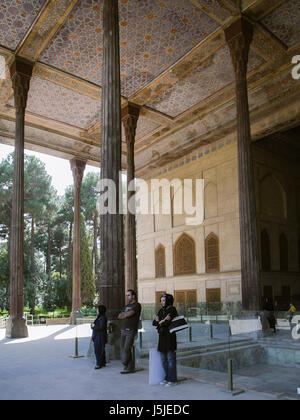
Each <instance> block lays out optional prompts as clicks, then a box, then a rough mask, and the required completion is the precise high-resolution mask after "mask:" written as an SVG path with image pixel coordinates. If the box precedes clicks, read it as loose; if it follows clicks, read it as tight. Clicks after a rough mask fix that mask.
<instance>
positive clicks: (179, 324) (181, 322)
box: [169, 316, 189, 333]
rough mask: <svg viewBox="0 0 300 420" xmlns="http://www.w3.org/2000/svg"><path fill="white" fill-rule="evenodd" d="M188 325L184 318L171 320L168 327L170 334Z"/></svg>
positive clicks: (179, 317)
mask: <svg viewBox="0 0 300 420" xmlns="http://www.w3.org/2000/svg"><path fill="white" fill-rule="evenodd" d="M188 327H189V326H188V324H187V322H186V320H185V319H184V316H176V317H175V318H173V319H172V321H171V324H170V325H169V331H170V333H174V332H178V331H181V330H185V329H186V328H188Z"/></svg>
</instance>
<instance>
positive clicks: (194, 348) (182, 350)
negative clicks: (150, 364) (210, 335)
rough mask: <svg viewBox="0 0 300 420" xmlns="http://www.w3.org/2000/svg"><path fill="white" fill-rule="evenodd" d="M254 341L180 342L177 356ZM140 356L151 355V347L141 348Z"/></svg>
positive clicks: (206, 352)
mask: <svg viewBox="0 0 300 420" xmlns="http://www.w3.org/2000/svg"><path fill="white" fill-rule="evenodd" d="M253 343H254V341H253V340H251V339H236V340H233V341H230V344H229V341H221V342H213V343H204V344H194V345H191V344H189V343H185V345H184V346H183V345H182V343H181V344H180V343H178V345H177V352H176V353H177V357H179V356H182V355H188V356H197V355H201V354H208V353H211V352H215V351H217V350H219V351H223V352H224V351H228V349H229V347H230V349H233V348H235V347H239V346H249V345H252V344H253ZM140 357H141V358H147V357H149V348H142V349H140Z"/></svg>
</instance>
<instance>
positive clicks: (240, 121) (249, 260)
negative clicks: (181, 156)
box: [225, 17, 260, 310]
mask: <svg viewBox="0 0 300 420" xmlns="http://www.w3.org/2000/svg"><path fill="white" fill-rule="evenodd" d="M225 36H226V40H227V43H228V45H229V49H230V53H231V57H232V62H233V67H234V71H235V78H236V101H237V137H238V140H237V142H238V177H239V214H240V242H241V274H242V298H243V309H245V310H258V309H259V304H260V289H259V287H260V269H259V255H258V235H257V221H256V197H255V189H254V188H255V187H254V170H253V159H252V149H251V131H250V116H249V102H248V87H247V66H248V57H249V50H250V45H251V42H252V38H253V27H252V25H251V24H250V23H249V22H248V21H246V20H245V18H243V17H241V18H240V19H239V20H238V21H236V22H235V23H233V24H232V25H231V26H230V27H229V28H227V29H226V30H225Z"/></svg>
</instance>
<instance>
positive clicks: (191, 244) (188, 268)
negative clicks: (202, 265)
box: [174, 233, 196, 276]
mask: <svg viewBox="0 0 300 420" xmlns="http://www.w3.org/2000/svg"><path fill="white" fill-rule="evenodd" d="M194 273H196V248H195V241H194V239H192V238H191V237H190V236H189V235H187V234H186V233H183V234H182V235H181V236H180V238H179V239H177V241H176V243H175V245H174V275H175V276H177V275H180V274H194Z"/></svg>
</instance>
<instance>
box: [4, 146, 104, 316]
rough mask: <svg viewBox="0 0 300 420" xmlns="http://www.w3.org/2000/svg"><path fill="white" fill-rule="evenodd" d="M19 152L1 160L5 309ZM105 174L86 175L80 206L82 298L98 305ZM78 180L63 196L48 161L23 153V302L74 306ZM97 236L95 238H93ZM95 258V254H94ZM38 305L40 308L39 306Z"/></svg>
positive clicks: (49, 307) (47, 306) (32, 305)
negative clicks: (99, 211)
mask: <svg viewBox="0 0 300 420" xmlns="http://www.w3.org/2000/svg"><path fill="white" fill-rule="evenodd" d="M13 172H14V153H11V154H9V155H8V156H7V157H6V158H5V159H3V160H2V161H1V162H0V312H1V310H2V312H4V311H5V310H6V309H8V308H9V252H8V247H9V237H10V222H11V203H12V187H13ZM99 179H100V173H99V174H95V173H88V174H87V176H85V177H84V179H83V184H82V190H81V204H82V205H81V208H82V212H83V214H84V216H85V219H86V221H84V219H83V218H82V221H81V293H82V302H83V304H84V305H87V307H91V306H93V303H94V299H95V284H94V273H93V263H92V251H91V250H92V249H93V258H95V254H96V255H98V251H97V235H98V234H99V231H98V226H97V223H96V222H95V215H96V205H97V199H98V192H97V184H98V181H99ZM73 206H74V188H73V185H72V186H69V187H68V188H66V190H65V194H64V196H63V197H59V196H58V194H57V192H56V190H55V189H54V188H53V187H52V185H51V177H50V176H49V175H48V174H47V172H46V170H45V165H44V164H43V163H42V162H41V161H40V160H39V159H37V158H35V157H33V156H28V155H25V158H24V210H25V215H24V216H25V217H24V242H25V247H24V249H25V251H24V303H25V305H27V306H28V307H30V308H31V309H30V310H31V311H32V312H34V308H35V312H36V314H37V313H40V310H42V311H43V312H45V313H48V312H49V311H50V312H52V311H54V310H56V311H57V310H58V308H65V307H68V308H69V309H70V306H71V295H72V291H71V288H72V227H73V218H74V213H73ZM93 239H94V240H93ZM95 263H96V259H95ZM39 308H41V309H40V310H39Z"/></svg>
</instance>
